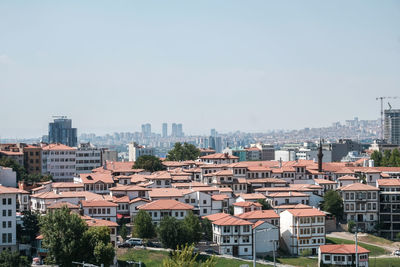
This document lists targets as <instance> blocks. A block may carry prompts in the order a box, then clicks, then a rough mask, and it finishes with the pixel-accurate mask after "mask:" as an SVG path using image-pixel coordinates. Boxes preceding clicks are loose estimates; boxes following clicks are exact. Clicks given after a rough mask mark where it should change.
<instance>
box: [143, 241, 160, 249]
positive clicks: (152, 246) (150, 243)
mask: <svg viewBox="0 0 400 267" xmlns="http://www.w3.org/2000/svg"><path fill="white" fill-rule="evenodd" d="M145 245H146V246H147V247H151V248H161V245H160V244H159V243H153V242H151V241H147V243H146V244H145Z"/></svg>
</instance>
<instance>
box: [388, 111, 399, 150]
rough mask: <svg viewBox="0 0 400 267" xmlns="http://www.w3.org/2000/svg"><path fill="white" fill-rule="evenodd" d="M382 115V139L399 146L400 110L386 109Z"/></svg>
mask: <svg viewBox="0 0 400 267" xmlns="http://www.w3.org/2000/svg"><path fill="white" fill-rule="evenodd" d="M384 114H385V120H384V138H385V140H386V142H388V143H389V144H394V145H400V109H387V110H385V112H384Z"/></svg>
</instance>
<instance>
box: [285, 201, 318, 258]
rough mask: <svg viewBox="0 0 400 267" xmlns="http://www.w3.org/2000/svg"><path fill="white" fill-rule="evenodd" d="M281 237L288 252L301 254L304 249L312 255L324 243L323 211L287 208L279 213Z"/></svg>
mask: <svg viewBox="0 0 400 267" xmlns="http://www.w3.org/2000/svg"><path fill="white" fill-rule="evenodd" d="M279 215H280V228H281V238H282V240H283V241H284V242H285V244H286V247H287V248H288V250H289V253H290V254H292V255H301V254H302V253H303V251H304V250H307V251H309V252H310V253H311V254H312V255H316V254H317V253H318V248H319V246H321V245H324V244H325V213H323V212H322V211H320V210H318V209H315V208H312V209H288V210H285V211H283V212H281V213H280V214H279Z"/></svg>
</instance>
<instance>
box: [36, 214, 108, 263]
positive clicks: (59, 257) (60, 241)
mask: <svg viewBox="0 0 400 267" xmlns="http://www.w3.org/2000/svg"><path fill="white" fill-rule="evenodd" d="M39 221H40V222H39V225H40V232H41V233H42V235H43V247H45V248H47V249H48V257H47V258H46V259H48V262H49V263H55V264H58V265H59V266H61V267H66V266H68V267H69V266H73V265H72V261H85V262H89V263H92V264H98V265H100V264H101V263H104V264H105V266H108V265H110V264H112V261H113V259H114V255H115V251H114V247H113V246H112V244H111V243H110V232H109V231H110V230H109V229H108V228H107V227H92V228H88V226H87V224H86V222H85V221H84V220H82V219H81V218H80V217H79V215H77V214H75V213H71V212H70V210H69V209H68V208H67V207H63V208H62V209H56V210H54V211H51V212H49V213H48V214H46V215H45V216H41V217H40V219H39Z"/></svg>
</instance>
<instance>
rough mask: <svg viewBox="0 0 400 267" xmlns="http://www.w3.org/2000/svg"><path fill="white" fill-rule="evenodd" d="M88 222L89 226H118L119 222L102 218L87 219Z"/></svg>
mask: <svg viewBox="0 0 400 267" xmlns="http://www.w3.org/2000/svg"><path fill="white" fill-rule="evenodd" d="M85 222H86V224H87V225H88V226H89V227H99V226H107V227H117V226H118V223H116V222H113V221H108V220H101V219H94V218H90V219H85Z"/></svg>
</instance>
